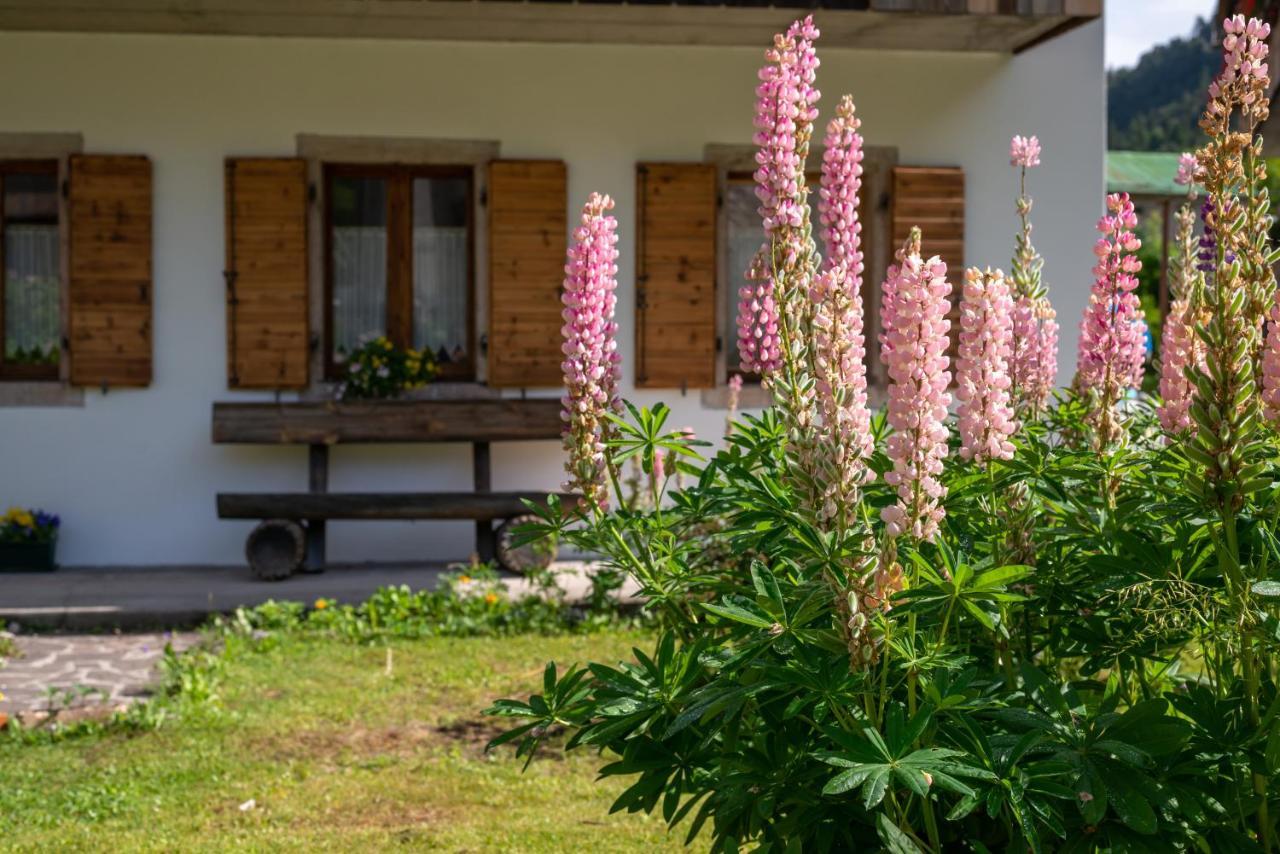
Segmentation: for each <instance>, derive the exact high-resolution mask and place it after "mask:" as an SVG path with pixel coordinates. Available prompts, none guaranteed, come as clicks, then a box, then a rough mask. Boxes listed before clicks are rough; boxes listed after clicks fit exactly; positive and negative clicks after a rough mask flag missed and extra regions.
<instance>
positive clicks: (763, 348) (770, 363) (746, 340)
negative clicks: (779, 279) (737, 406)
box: [738, 245, 782, 377]
mask: <svg viewBox="0 0 1280 854" xmlns="http://www.w3.org/2000/svg"><path fill="white" fill-rule="evenodd" d="M746 278H747V284H745V285H743V286H742V287H741V288H739V290H738V297H739V300H738V360H739V362H740V363H741V365H742V369H743V370H744V371H747V372H748V373H752V374H758V375H759V376H761V377H767V376H769V374H771V373H773V372H774V371H776V370H777V369H778V368H780V367H782V339H781V338H780V337H779V334H778V333H779V317H778V301H777V294H776V293H775V290H774V287H773V274H772V272H771V271H770V260H769V247H768V245H765V246H762V247H760V251H759V252H757V253H756V257H755V258H754V259H752V261H751V266H750V267H749V268H748V269H747V276H746Z"/></svg>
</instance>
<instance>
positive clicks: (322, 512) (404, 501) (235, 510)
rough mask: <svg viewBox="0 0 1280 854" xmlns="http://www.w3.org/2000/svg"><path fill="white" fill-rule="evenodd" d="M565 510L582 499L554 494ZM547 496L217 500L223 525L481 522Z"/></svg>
mask: <svg viewBox="0 0 1280 854" xmlns="http://www.w3.org/2000/svg"><path fill="white" fill-rule="evenodd" d="M554 494H555V495H557V496H559V498H560V501H561V502H562V503H563V504H564V505H566V506H570V507H572V506H576V505H577V503H578V501H579V500H580V496H577V495H574V494H572V493H568V492H557V493H554ZM547 495H548V493H545V492H399V493H397V492H324V493H316V492H288V493H243V492H223V493H219V494H218V518H219V519H306V520H324V519H476V520H485V521H492V520H494V519H509V518H511V517H513V516H523V515H525V514H526V513H528V512H529V510H528V508H527V507H525V505H524V500H526V499H527V500H529V501H532V502H535V503H537V504H541V505H545V504H546V502H547Z"/></svg>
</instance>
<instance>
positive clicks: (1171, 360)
mask: <svg viewBox="0 0 1280 854" xmlns="http://www.w3.org/2000/svg"><path fill="white" fill-rule="evenodd" d="M1195 173H1196V161H1195V156H1194V155H1191V154H1183V155H1182V157H1181V158H1179V161H1178V175H1177V177H1176V178H1175V179H1174V180H1175V182H1176V183H1178V184H1181V185H1183V186H1185V187H1187V188H1188V200H1187V202H1186V203H1185V204H1183V206H1182V208H1181V209H1180V210H1179V211H1178V213H1177V223H1178V227H1177V237H1176V239H1175V254H1174V255H1173V257H1172V259H1171V267H1170V270H1169V295H1170V297H1171V299H1170V303H1169V313H1168V315H1167V316H1166V317H1165V319H1164V327H1163V330H1162V333H1161V337H1160V405H1159V407H1158V408H1157V410H1156V414H1157V415H1158V416H1159V418H1160V426H1161V427H1162V428H1163V429H1164V431H1165V435H1166V437H1167V439H1168V440H1169V441H1173V439H1174V438H1175V437H1178V436H1181V435H1184V434H1186V433H1187V432H1188V431H1189V430H1190V429H1191V426H1192V421H1191V403H1192V396H1193V384H1192V379H1191V373H1190V369H1191V368H1192V367H1193V366H1194V367H1195V368H1196V369H1198V370H1201V371H1203V370H1204V368H1205V345H1204V340H1203V339H1202V338H1201V337H1200V336H1199V335H1198V334H1197V333H1196V328H1197V326H1201V325H1204V324H1205V323H1206V322H1207V320H1208V319H1207V318H1206V317H1205V315H1204V310H1203V302H1204V296H1203V293H1202V292H1201V291H1202V288H1203V286H1204V281H1203V280H1204V276H1203V274H1202V273H1201V272H1200V271H1199V270H1198V269H1197V265H1198V248H1197V241H1196V236H1195V214H1194V212H1193V211H1192V208H1191V194H1192V193H1194V191H1195Z"/></svg>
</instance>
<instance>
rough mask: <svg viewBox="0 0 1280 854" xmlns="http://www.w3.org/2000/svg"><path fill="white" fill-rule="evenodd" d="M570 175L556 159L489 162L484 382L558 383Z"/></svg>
mask: <svg viewBox="0 0 1280 854" xmlns="http://www.w3.org/2000/svg"><path fill="white" fill-rule="evenodd" d="M567 180H568V178H567V171H566V168H565V164H564V163H563V162H561V161H558V160H497V161H494V162H493V163H491V164H489V385H491V386H494V387H495V388H501V387H508V388H510V387H518V388H527V387H536V386H557V385H560V382H561V379H560V363H561V361H562V359H563V354H562V353H561V350H560V346H561V341H560V326H561V324H562V323H563V321H562V320H561V317H560V289H561V287H562V285H563V283H564V265H565V248H566V245H567V243H566V240H567V237H568V202H567ZM531 309H532V310H531ZM517 354H518V355H517ZM513 356H515V357H514V358H513Z"/></svg>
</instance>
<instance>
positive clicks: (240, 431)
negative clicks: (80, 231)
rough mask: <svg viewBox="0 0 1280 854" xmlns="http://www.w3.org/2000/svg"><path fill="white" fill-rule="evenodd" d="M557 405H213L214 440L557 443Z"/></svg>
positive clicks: (559, 423) (521, 402)
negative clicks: (552, 441)
mask: <svg viewBox="0 0 1280 854" xmlns="http://www.w3.org/2000/svg"><path fill="white" fill-rule="evenodd" d="M562 424H563V422H562V421H561V420H560V401H559V400H556V399H554V398H539V399H535V400H448V401H444V400H389V401H368V402H346V403H337V402H333V401H323V402H314V403H215V404H214V405H213V441H214V442H215V443H220V444H221V443H230V444H258V445H336V444H347V443H357V444H372V443H391V442H406V443H413V442H515V441H526V440H539V439H543V440H545V439H559V438H560V434H561V429H562Z"/></svg>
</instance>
